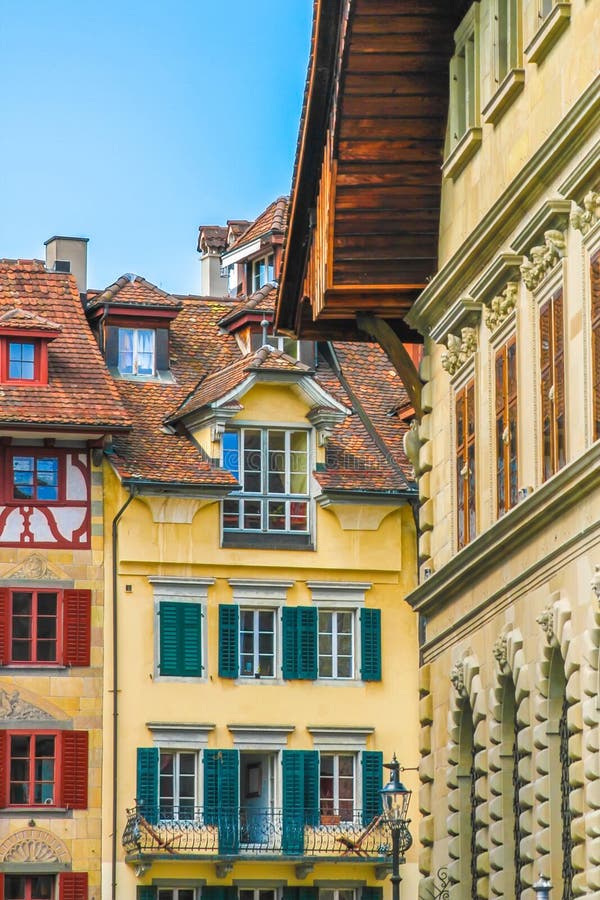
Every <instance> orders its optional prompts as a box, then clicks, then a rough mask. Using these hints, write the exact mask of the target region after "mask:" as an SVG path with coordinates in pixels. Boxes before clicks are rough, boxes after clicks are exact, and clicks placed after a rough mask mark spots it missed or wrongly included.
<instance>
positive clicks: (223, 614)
mask: <svg viewBox="0 0 600 900" xmlns="http://www.w3.org/2000/svg"><path fill="white" fill-rule="evenodd" d="M239 615H240V613H239V607H238V606H236V605H235V604H233V603H221V604H220V605H219V675H220V677H221V678H237V677H238V666H239V650H238V640H239Z"/></svg>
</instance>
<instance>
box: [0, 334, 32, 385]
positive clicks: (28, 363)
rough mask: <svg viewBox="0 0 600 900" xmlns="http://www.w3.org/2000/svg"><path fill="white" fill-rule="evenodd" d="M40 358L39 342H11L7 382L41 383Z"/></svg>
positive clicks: (9, 344) (9, 342) (9, 343)
mask: <svg viewBox="0 0 600 900" xmlns="http://www.w3.org/2000/svg"><path fill="white" fill-rule="evenodd" d="M36 351H37V352H36ZM39 358H40V352H39V342H37V341H19V340H9V341H8V367H7V368H8V371H7V381H39ZM36 370H37V374H36Z"/></svg>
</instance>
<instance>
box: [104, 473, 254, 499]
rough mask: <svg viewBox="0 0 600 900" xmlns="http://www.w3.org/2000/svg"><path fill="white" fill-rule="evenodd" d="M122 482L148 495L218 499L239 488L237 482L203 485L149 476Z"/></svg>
mask: <svg viewBox="0 0 600 900" xmlns="http://www.w3.org/2000/svg"><path fill="white" fill-rule="evenodd" d="M121 482H122V484H123V487H124V488H126V489H127V490H130V491H134V492H135V493H136V494H143V495H144V496H146V497H152V496H154V497H162V496H164V495H165V494H171V495H175V496H177V497H189V498H190V499H201V498H202V497H211V498H213V499H215V500H218V499H219V498H220V497H225V496H226V495H227V494H229V493H230V492H231V491H235V490H237V489H238V485H237V483H236V484H230V483H227V484H210V485H201V484H188V483H186V482H184V481H153V480H150V479H147V478H122V479H121Z"/></svg>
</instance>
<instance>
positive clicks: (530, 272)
mask: <svg viewBox="0 0 600 900" xmlns="http://www.w3.org/2000/svg"><path fill="white" fill-rule="evenodd" d="M566 247H567V244H566V241H565V235H564V233H563V232H562V231H559V230H558V228H551V229H550V230H549V231H545V232H544V243H543V244H540V245H539V246H538V247H532V248H531V250H530V251H529V259H525V261H524V262H523V263H522V265H521V275H522V276H523V281H524V282H525V285H526V287H527V288H528V289H529V290H530V291H534V290H535V289H536V287H537V286H538V284H539V283H540V282H541V280H542V279H543V278H544V276H545V275H546V274H547V273H548V272H549V271H550V269H553V268H554V266H555V265H556V264H557V262H559V260H561V259H562V258H563V257H564V255H565V252H566Z"/></svg>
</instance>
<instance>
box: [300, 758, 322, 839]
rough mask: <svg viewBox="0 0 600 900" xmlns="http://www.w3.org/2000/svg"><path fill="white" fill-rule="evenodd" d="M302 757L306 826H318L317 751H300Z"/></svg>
mask: <svg viewBox="0 0 600 900" xmlns="http://www.w3.org/2000/svg"><path fill="white" fill-rule="evenodd" d="M301 752H302V754H303V755H304V810H305V814H306V824H307V825H315V826H316V825H319V823H320V813H319V751H318V750H302V751H301Z"/></svg>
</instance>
